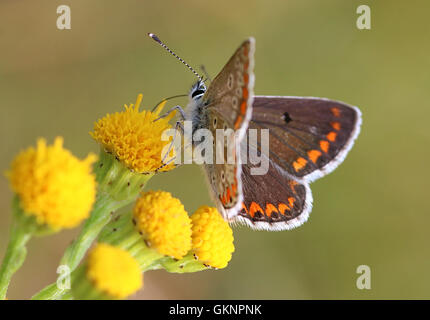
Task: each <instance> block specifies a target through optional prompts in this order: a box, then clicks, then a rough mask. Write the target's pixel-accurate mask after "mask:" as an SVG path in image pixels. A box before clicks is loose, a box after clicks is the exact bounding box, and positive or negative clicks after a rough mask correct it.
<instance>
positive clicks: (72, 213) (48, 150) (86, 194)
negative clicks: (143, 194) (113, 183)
mask: <svg viewBox="0 0 430 320" xmlns="http://www.w3.org/2000/svg"><path fill="white" fill-rule="evenodd" d="M95 160H96V156H95V155H93V154H90V155H88V156H87V158H86V159H84V160H79V159H77V158H76V157H74V156H73V155H72V154H71V153H70V151H68V150H66V149H63V139H62V138H61V137H57V138H56V139H55V142H54V144H53V145H52V146H47V145H46V141H45V140H44V139H39V140H38V141H37V147H36V148H33V147H30V148H28V149H27V150H24V151H22V152H21V153H20V154H18V156H16V157H15V159H14V160H13V161H12V165H11V170H10V171H9V172H7V176H8V178H9V180H10V183H11V188H12V190H13V191H14V192H15V193H16V194H17V195H18V196H19V200H20V205H21V207H22V209H23V210H24V211H25V212H26V213H27V214H30V215H33V216H35V217H36V219H37V222H38V223H39V224H47V225H49V226H50V227H51V228H52V229H60V228H72V227H75V226H76V225H78V224H79V223H80V222H81V221H82V220H84V219H86V218H87V217H88V216H89V213H90V210H91V208H92V206H93V203H94V201H95V196H96V181H95V176H94V175H93V174H92V172H91V170H92V164H93V163H94V162H95Z"/></svg>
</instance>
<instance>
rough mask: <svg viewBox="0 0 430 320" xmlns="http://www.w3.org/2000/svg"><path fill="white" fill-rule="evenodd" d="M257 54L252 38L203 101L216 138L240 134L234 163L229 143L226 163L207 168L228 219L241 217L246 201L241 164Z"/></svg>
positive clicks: (206, 124)
mask: <svg viewBox="0 0 430 320" xmlns="http://www.w3.org/2000/svg"><path fill="white" fill-rule="evenodd" d="M254 52H255V40H254V39H253V38H249V39H248V40H246V41H244V42H243V43H242V44H241V46H240V47H239V48H238V49H237V50H236V52H235V53H234V54H233V56H232V57H231V58H230V60H229V61H228V62H227V64H226V65H225V67H224V68H223V69H222V70H221V72H220V73H219V74H218V75H217V76H216V77H215V79H214V80H213V81H212V82H211V84H210V86H209V88H208V90H207V91H206V93H205V95H204V96H203V98H202V104H203V109H202V113H203V116H202V121H201V123H202V125H201V126H200V127H201V128H206V129H209V130H210V131H211V132H212V134H213V137H216V130H217V129H223V130H228V129H231V131H233V130H234V131H236V130H237V131H238V134H237V135H236V136H235V137H234V142H233V144H234V148H233V149H234V150H233V153H234V155H235V159H234V161H228V159H227V155H228V152H227V144H225V152H224V161H223V163H220V162H218V161H217V163H214V164H206V165H205V166H204V168H205V171H206V174H207V178H208V181H209V183H210V185H211V190H212V195H213V197H214V198H215V201H216V203H218V207H219V209H220V211H221V212H222V214H223V216H224V218H226V219H228V217H230V216H234V215H236V214H237V212H238V210H239V208H240V206H241V203H242V199H243V197H242V183H241V179H240V177H241V166H240V165H238V163H240V141H241V140H242V139H243V136H244V135H245V132H246V129H247V126H248V122H249V120H250V118H251V115H252V103H253V97H254V95H253V90H254V71H253V69H254ZM230 139H231V137H230ZM215 154H216V150H214V155H215Z"/></svg>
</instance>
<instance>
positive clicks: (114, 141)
mask: <svg viewBox="0 0 430 320" xmlns="http://www.w3.org/2000/svg"><path fill="white" fill-rule="evenodd" d="M141 101H142V95H141V94H139V95H138V97H137V100H136V103H135V105H133V104H130V105H129V106H127V105H125V106H124V107H125V110H124V111H122V112H116V113H115V114H107V115H106V116H105V117H104V118H102V119H100V120H98V121H97V122H96V123H95V124H94V132H90V135H91V136H92V137H93V138H94V139H95V140H96V141H98V142H99V143H100V144H101V145H102V146H103V147H104V148H105V149H106V150H107V151H108V152H111V153H113V154H114V155H115V156H116V157H117V158H118V159H119V160H120V161H121V162H122V163H124V164H125V166H126V167H127V168H129V169H132V170H134V171H136V172H140V173H148V172H154V171H156V170H157V169H159V170H158V171H168V170H171V169H173V168H174V163H173V161H171V162H170V163H169V164H168V165H165V166H163V163H162V160H163V159H162V156H164V154H163V151H164V152H167V148H166V150H164V148H165V147H166V146H167V145H169V144H170V143H171V139H170V141H162V140H161V138H162V134H163V132H164V131H165V130H167V129H170V128H171V125H170V124H169V120H170V119H171V118H172V117H173V116H174V115H175V112H172V113H171V114H170V115H169V116H167V117H165V118H162V119H159V120H157V121H154V120H156V119H157V118H158V117H159V113H160V112H161V110H162V109H163V107H164V105H165V103H166V102H165V101H164V102H163V103H162V104H160V106H159V107H158V108H157V109H156V110H155V112H151V111H139V106H140V103H141ZM173 156H174V149H173V148H172V150H171V152H170V154H169V156H168V157H167V160H169V159H171V158H172V157H173ZM166 162H167V161H166V160H165V161H164V163H166Z"/></svg>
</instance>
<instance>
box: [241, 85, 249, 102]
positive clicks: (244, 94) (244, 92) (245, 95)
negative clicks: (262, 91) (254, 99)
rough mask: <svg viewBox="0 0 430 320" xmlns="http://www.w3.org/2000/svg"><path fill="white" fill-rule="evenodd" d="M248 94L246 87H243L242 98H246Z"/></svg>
mask: <svg viewBox="0 0 430 320" xmlns="http://www.w3.org/2000/svg"><path fill="white" fill-rule="evenodd" d="M248 94H249V92H248V88H246V87H245V88H243V93H242V98H243V99H245V100H246V99H248Z"/></svg>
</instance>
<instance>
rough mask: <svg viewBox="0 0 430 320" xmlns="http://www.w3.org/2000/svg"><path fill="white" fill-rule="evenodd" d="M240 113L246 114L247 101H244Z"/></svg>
mask: <svg viewBox="0 0 430 320" xmlns="http://www.w3.org/2000/svg"><path fill="white" fill-rule="evenodd" d="M240 113H241V114H243V115H244V114H245V113H246V100H244V101H243V102H242V104H241V105H240Z"/></svg>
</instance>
